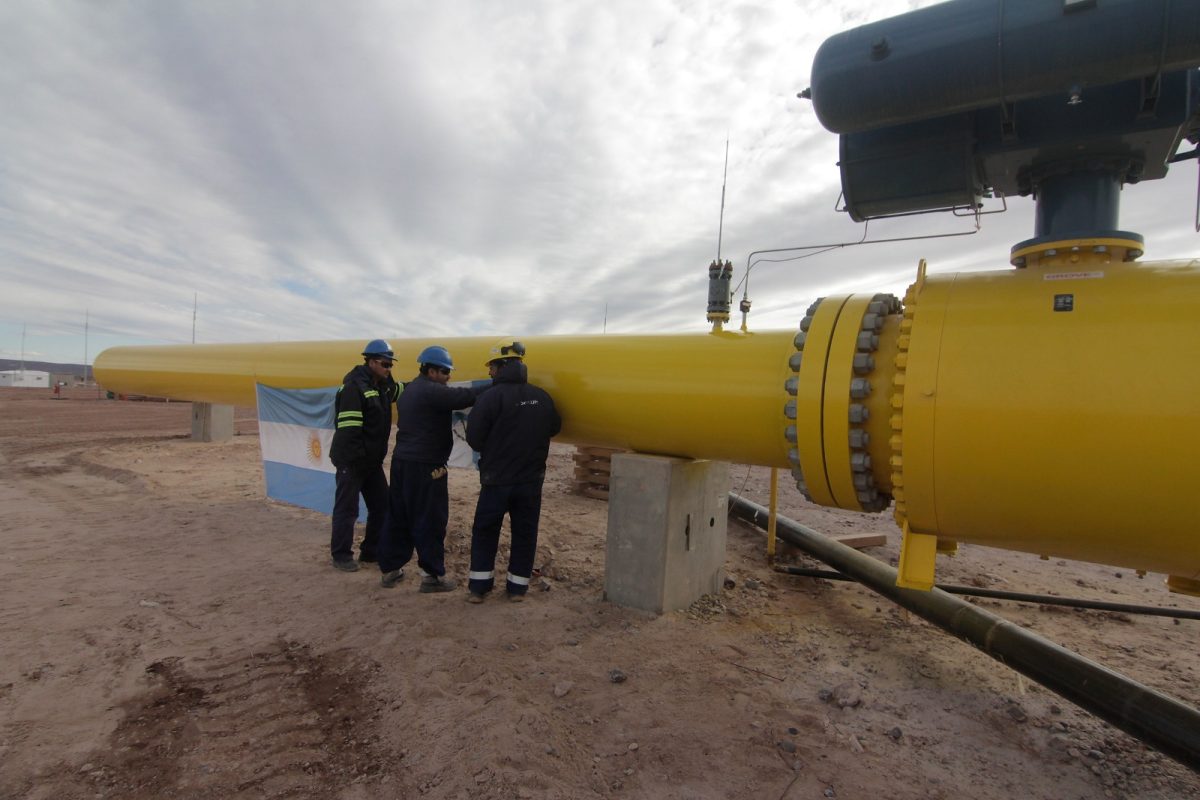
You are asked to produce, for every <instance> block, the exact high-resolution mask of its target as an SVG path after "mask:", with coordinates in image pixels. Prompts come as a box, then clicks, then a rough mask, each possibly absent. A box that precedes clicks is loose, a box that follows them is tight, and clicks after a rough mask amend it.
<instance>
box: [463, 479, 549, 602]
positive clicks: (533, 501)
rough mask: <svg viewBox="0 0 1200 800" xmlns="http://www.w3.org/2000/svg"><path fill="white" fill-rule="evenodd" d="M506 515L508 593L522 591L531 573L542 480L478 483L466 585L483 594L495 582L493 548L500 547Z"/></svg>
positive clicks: (506, 586)
mask: <svg viewBox="0 0 1200 800" xmlns="http://www.w3.org/2000/svg"><path fill="white" fill-rule="evenodd" d="M506 513H507V514H508V519H509V522H510V523H511V527H512V544H511V545H510V547H509V551H508V579H507V581H506V582H505V588H506V589H507V590H508V593H509V594H525V592H526V591H528V590H529V578H530V577H531V576H532V575H533V559H534V557H535V556H536V554H537V538H538V518H539V517H540V516H541V514H542V481H541V480H537V481H530V482H528V483H514V484H511V485H509V486H480V487H479V503H478V504H477V505H476V506H475V523H474V525H472V527H471V575H470V580H469V581H468V588H469V589H470V590H471V591H472V592H474V593H476V594H486V593H487V592H490V591H491V590H492V587H493V586H494V585H495V577H494V570H495V568H496V550H497V549H499V546H500V524H501V523H502V522H504V515H505V514H506Z"/></svg>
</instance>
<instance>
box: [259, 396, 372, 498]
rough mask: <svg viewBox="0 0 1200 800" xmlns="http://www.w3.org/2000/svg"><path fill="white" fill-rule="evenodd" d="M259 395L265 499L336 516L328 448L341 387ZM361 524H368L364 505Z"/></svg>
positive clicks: (331, 466) (332, 474)
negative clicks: (335, 399)
mask: <svg viewBox="0 0 1200 800" xmlns="http://www.w3.org/2000/svg"><path fill="white" fill-rule="evenodd" d="M255 390H256V392H257V394H258V439H259V443H260V444H261V445H262V458H263V477H264V478H265V479H266V483H267V497H270V498H273V499H275V500H282V501H283V502H285V503H291V504H293V505H297V506H302V507H304V508H311V509H313V510H314V511H320V512H321V513H322V514H330V513H332V512H333V492H334V474H335V469H334V466H333V462H331V461H330V460H329V447H330V445H332V444H333V430H334V419H333V399H334V397H335V396H336V395H337V390H338V387H337V386H330V387H327V388H323V389H276V388H274V387H273V386H264V385H262V384H261V383H259V384H255ZM358 518H359V520H363V519H366V510H365V507H364V504H363V503H362V500H361V499H360V500H359V509H358Z"/></svg>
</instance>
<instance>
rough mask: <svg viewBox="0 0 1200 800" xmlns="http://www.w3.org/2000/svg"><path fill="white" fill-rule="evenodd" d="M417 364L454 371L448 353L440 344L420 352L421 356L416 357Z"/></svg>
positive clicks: (432, 345)
mask: <svg viewBox="0 0 1200 800" xmlns="http://www.w3.org/2000/svg"><path fill="white" fill-rule="evenodd" d="M417 363H418V364H433V365H434V366H435V367H445V368H446V369H454V362H453V361H452V360H451V359H450V351H449V350H447V349H446V348H444V347H442V346H441V345H440V344H431V345H430V346H429V347H426V348H425V349H424V350H422V351H421V354H420V355H419V356H417Z"/></svg>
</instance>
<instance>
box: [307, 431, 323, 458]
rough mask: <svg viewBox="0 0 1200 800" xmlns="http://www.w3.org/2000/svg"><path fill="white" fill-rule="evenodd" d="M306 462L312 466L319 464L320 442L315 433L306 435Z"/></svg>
mask: <svg viewBox="0 0 1200 800" xmlns="http://www.w3.org/2000/svg"><path fill="white" fill-rule="evenodd" d="M308 460H309V461H311V462H312V463H314V464H320V463H321V440H320V439H318V438H317V435H316V434H315V433H310V434H309V435H308Z"/></svg>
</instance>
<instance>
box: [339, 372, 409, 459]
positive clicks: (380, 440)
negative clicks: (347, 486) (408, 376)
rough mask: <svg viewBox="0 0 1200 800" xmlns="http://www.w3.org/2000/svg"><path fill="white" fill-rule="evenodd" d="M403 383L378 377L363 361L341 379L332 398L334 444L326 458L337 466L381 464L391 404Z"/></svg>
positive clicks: (385, 451)
mask: <svg viewBox="0 0 1200 800" xmlns="http://www.w3.org/2000/svg"><path fill="white" fill-rule="evenodd" d="M401 389H402V386H401V385H400V384H397V383H396V382H395V381H394V380H392V378H391V377H390V376H389V377H387V378H384V379H382V380H378V379H376V378H375V376H374V375H373V374H372V373H371V369H370V367H368V366H367V365H366V364H359V365H358V366H357V367H355V368H354V369H352V370H350V371H349V372H347V373H346V377H344V378H342V388H340V389H338V392H337V397H336V398H335V399H334V401H333V413H334V417H333V421H334V426H335V427H334V431H333V444H332V445H330V447H329V460H330V461H332V462H333V464H334V466H336V467H351V466H360V465H371V464H382V463H383V457H384V456H385V455H387V445H388V435H389V434H390V433H391V432H392V403H393V402H394V401H395V399H396V397H397V395H399V394H400V391H401Z"/></svg>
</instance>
